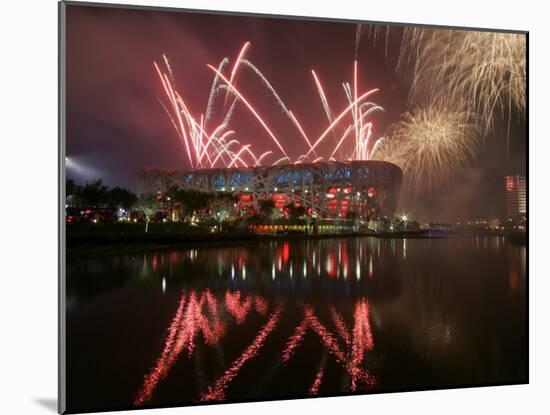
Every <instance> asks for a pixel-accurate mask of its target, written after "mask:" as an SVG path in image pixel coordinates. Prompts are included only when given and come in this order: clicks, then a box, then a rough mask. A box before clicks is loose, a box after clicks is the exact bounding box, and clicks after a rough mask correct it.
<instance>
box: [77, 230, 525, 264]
mask: <svg viewBox="0 0 550 415" xmlns="http://www.w3.org/2000/svg"><path fill="white" fill-rule="evenodd" d="M180 228H181V227H169V226H164V227H162V228H161V227H158V229H157V228H152V229H151V230H150V231H149V232H148V233H145V232H143V229H142V228H138V227H135V226H133V227H132V226H130V227H119V226H116V227H87V228H82V227H69V228H68V229H67V236H66V242H67V244H66V246H67V259H68V260H73V259H78V258H82V257H95V256H103V255H113V254H126V253H136V252H145V251H152V250H163V249H173V248H176V247H181V248H193V247H199V246H215V245H227V244H230V245H231V244H243V243H257V242H261V241H290V240H319V239H334V238H356V237H375V238H383V239H404V238H406V239H446V238H457V237H472V236H505V237H507V238H510V240H511V242H512V243H515V244H520V245H525V244H526V243H527V237H526V234H525V233H522V234H512V233H503V232H499V233H496V232H484V233H476V234H473V233H443V232H427V231H416V232H387V233H371V232H345V233H338V232H336V233H317V234H305V233H301V232H289V233H284V234H255V233H250V232H242V231H231V232H207V231H205V230H204V229H201V228H197V227H189V226H187V227H186V228H185V229H183V228H181V229H180ZM115 230H116V231H115Z"/></svg>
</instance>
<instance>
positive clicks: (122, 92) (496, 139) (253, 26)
mask: <svg viewBox="0 0 550 415" xmlns="http://www.w3.org/2000/svg"><path fill="white" fill-rule="evenodd" d="M364 31H365V32H367V31H368V27H365V29H364ZM400 31H401V29H400V28H398V27H395V28H392V29H391V32H390V37H389V41H388V43H387V45H386V42H385V40H383V39H381V38H379V39H378V41H377V42H375V41H374V38H373V37H372V36H370V37H369V36H367V34H365V35H363V37H362V40H361V42H360V45H359V49H358V54H357V59H358V64H359V89H360V91H367V90H369V89H372V88H380V91H379V92H378V93H376V94H375V95H373V96H372V101H374V102H375V103H377V104H379V105H381V106H383V107H384V108H385V112H384V113H379V114H376V115H375V116H374V117H373V118H372V120H373V122H374V127H375V128H374V132H375V135H376V136H379V135H383V133H384V131H385V130H386V128H387V127H388V126H389V125H390V124H392V123H393V122H396V121H397V120H398V119H399V115H400V114H401V113H402V112H404V111H405V110H406V108H407V95H408V91H409V86H410V76H407V74H406V73H401V74H396V71H395V66H396V60H397V54H398V50H399V34H400ZM355 33H356V25H355V24H350V23H334V22H311V21H298V20H283V19H274V18H258V17H235V16H222V15H208V14H195V13H178V12H167V11H165V12H162V11H149V10H130V9H118V8H100V7H88V6H68V7H67V155H68V156H69V157H70V158H71V160H73V161H74V162H75V163H76V165H77V166H78V168H77V169H75V168H70V169H69V170H68V172H67V175H68V177H69V178H73V179H75V180H76V181H77V182H78V183H84V182H86V181H91V180H95V179H98V178H101V179H103V181H104V182H105V183H106V184H107V185H110V186H115V185H120V186H123V187H127V188H129V189H131V190H134V191H135V190H136V187H137V186H136V185H137V180H136V172H137V171H138V170H139V169H140V168H142V167H145V166H157V167H169V168H180V169H185V168H189V164H188V160H187V156H186V153H185V151H184V149H183V147H182V144H181V143H180V141H179V139H178V136H177V134H176V131H175V130H174V128H173V126H172V124H171V123H170V121H169V119H168V117H167V115H166V113H165V112H164V110H163V108H162V106H161V105H160V103H159V98H164V97H163V90H162V85H161V83H160V81H159V79H158V77H157V74H156V71H155V69H154V66H153V61H155V60H156V61H157V62H160V61H161V60H162V54H163V53H164V54H166V56H167V57H168V59H169V62H170V66H171V68H172V70H173V73H174V75H175V79H176V87H177V90H178V91H179V92H180V94H181V95H182V97H183V99H184V100H185V102H186V103H187V104H188V106H189V109H190V111H191V113H192V114H194V115H195V117H196V118H200V114H201V113H204V112H205V109H206V104H207V100H208V95H209V92H210V86H211V83H212V80H213V78H214V73H213V72H212V71H211V70H210V69H208V68H207V67H206V65H207V64H211V65H213V66H216V67H217V66H218V63H219V62H220V61H221V60H222V59H223V58H224V57H226V56H227V57H228V58H229V59H230V61H231V63H233V62H234V60H235V59H236V56H237V54H238V53H239V50H240V49H241V47H242V46H243V44H244V43H245V42H246V41H251V43H252V45H251V47H250V49H249V50H248V53H247V59H249V60H250V61H252V62H253V63H254V64H255V65H256V66H257V67H258V68H259V69H260V70H261V71H262V72H263V73H264V75H265V76H266V77H267V78H268V79H269V80H270V82H271V84H272V85H273V86H274V87H275V89H276V90H277V92H278V93H279V95H280V96H281V97H282V99H283V100H284V101H285V103H286V105H287V107H288V108H289V109H290V110H292V111H293V112H294V113H295V114H296V115H297V117H298V119H299V120H300V123H301V124H302V126H303V127H304V129H305V130H306V132H307V134H308V135H309V136H310V137H318V136H319V135H320V134H321V133H322V132H323V130H324V129H325V128H326V127H327V125H328V124H327V120H326V117H325V115H324V112H323V108H322V105H321V102H320V100H319V96H318V93H317V90H316V88H315V84H314V82H313V78H312V76H311V72H310V71H311V69H315V71H316V72H317V74H318V75H319V77H320V78H321V81H322V82H323V87H324V89H325V93H326V95H327V97H328V99H329V102H330V105H331V107H332V109H333V111H334V112H335V113H339V112H340V111H341V110H342V109H344V108H345V106H346V105H347V104H346V99H345V95H344V91H343V88H342V82H344V81H347V82H350V83H351V82H352V81H353V61H354V58H355V52H356V45H355ZM237 82H238V84H237V85H238V87H239V89H240V90H241V92H243V93H244V94H245V96H246V97H247V98H248V99H250V101H251V102H253V103H254V105H255V107H256V109H257V110H258V111H259V112H260V113H261V114H262V116H263V117H264V119H266V121H267V123H268V125H269V126H270V128H271V129H272V130H273V131H274V132H275V134H276V135H277V136H278V137H279V138H280V140H281V141H282V142H283V146H284V147H285V149H286V151H287V152H288V153H289V154H290V155H291V156H292V157H294V158H296V157H297V156H298V155H300V154H303V153H305V152H306V151H305V149H306V146H305V143H304V141H303V139H302V138H301V136H300V135H299V133H298V132H297V130H296V128H295V127H294V126H293V124H292V123H291V122H290V121H289V119H288V118H287V117H286V116H285V115H284V114H283V113H282V112H281V110H280V108H279V107H278V106H277V104H276V102H275V100H274V99H273V98H272V97H271V96H270V95H269V93H268V92H267V90H266V89H265V87H264V86H263V85H262V84H261V83H260V81H259V80H258V79H257V78H255V77H254V76H253V75H252V74H251V73H250V72H248V71H246V70H242V71H241V72H240V75H239V78H238V80H237ZM222 101H223V100H222ZM214 120H215V121H218V122H219V121H221V120H220V119H219V118H217V119H216V118H214ZM213 125H214V124H213ZM506 125H507V121H505V120H503V119H498V118H497V123H496V128H495V131H494V133H493V134H491V136H489V137H486V138H485V140H484V141H483V144H482V147H481V149H480V152H479V154H478V156H477V157H476V159H475V160H473V161H472V162H471V164H470V166H466V167H465V168H464V169H463V171H460V172H457V175H456V180H455V181H454V182H453V184H452V185H450V186H447V187H445V188H442V189H440V190H438V191H437V192H433V193H431V194H430V195H422V197H419V195H412V194H406V193H404V194H403V195H402V202H401V206H400V208H399V209H400V210H403V211H405V212H409V213H411V215H412V216H413V217H415V218H418V219H420V220H427V219H430V220H435V219H437V220H439V219H441V220H445V219H454V218H458V217H473V216H502V215H503V214H504V176H505V175H506V174H525V171H526V147H527V138H526V132H525V130H526V127H525V120H524V117H523V116H522V115H521V114H513V121H512V133H511V138H510V147H509V156H508V157H507V156H506V138H505V136H506ZM231 129H232V130H235V131H236V132H237V133H238V136H237V138H238V139H239V140H240V141H241V142H242V143H251V144H252V145H253V148H254V150H255V152H256V153H257V154H261V153H262V152H264V151H266V150H270V149H274V147H275V145H274V143H273V142H272V141H271V139H270V138H269V137H268V135H267V134H266V133H265V131H264V130H263V129H262V128H261V127H260V126H259V124H258V122H257V121H256V119H254V118H253V117H252V116H251V114H250V113H249V112H248V111H247V110H246V109H245V108H244V106H241V107H238V109H237V110H236V113H235V116H234V118H233V122H232V123H231ZM352 141H353V140H349V143H350V144H351V142H352ZM329 142H332V140H331V141H329ZM328 148H329V147H328V146H327V147H324V149H325V150H328ZM349 148H350V147H348V149H349ZM344 150H345V149H344ZM321 153H322V151H321ZM277 158H279V157H277ZM277 158H275V159H277ZM275 159H272V160H271V161H274V160H275Z"/></svg>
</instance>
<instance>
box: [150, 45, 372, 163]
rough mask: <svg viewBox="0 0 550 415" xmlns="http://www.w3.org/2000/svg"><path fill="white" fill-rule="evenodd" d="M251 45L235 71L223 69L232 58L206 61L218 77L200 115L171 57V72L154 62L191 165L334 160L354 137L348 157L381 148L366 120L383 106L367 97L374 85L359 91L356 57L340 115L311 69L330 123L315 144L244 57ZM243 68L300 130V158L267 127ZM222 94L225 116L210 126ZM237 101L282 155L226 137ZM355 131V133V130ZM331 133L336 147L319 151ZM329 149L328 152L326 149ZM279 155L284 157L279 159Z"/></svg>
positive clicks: (362, 156)
mask: <svg viewBox="0 0 550 415" xmlns="http://www.w3.org/2000/svg"><path fill="white" fill-rule="evenodd" d="M250 46H251V43H250V42H246V43H245V44H244V45H243V47H242V48H241V50H240V52H239V54H238V56H237V59H236V61H235V62H234V63H233V64H232V66H231V70H230V71H229V73H228V74H227V75H225V74H224V71H226V69H228V67H229V64H230V61H229V59H228V58H223V59H222V60H221V62H220V63H219V64H218V67H217V68H215V67H214V66H212V65H207V67H208V68H209V69H210V70H212V71H213V72H214V79H213V82H212V86H211V89H210V94H209V96H208V101H207V105H206V110H205V113H201V114H199V115H198V116H195V115H193V114H192V112H191V110H190V107H189V106H188V105H187V103H186V102H185V100H184V99H183V97H182V94H181V92H179V91H178V90H176V87H175V77H174V74H173V72H172V68H171V67H170V64H169V61H168V58H167V57H166V56H165V55H163V56H162V58H163V62H164V65H165V67H166V71H163V70H161V68H160V67H159V65H158V64H157V63H156V62H154V66H155V69H156V71H157V73H158V76H159V78H160V80H161V83H162V87H163V90H164V92H165V95H166V98H167V100H168V102H167V103H165V102H163V101H162V100H161V105H162V107H163V109H164V111H165V112H166V113H167V114H168V117H169V119H170V122H171V123H172V125H173V127H174V129H175V130H176V132H177V134H178V136H179V138H180V141H181V143H182V145H183V147H184V149H185V153H186V155H187V158H188V160H189V163H190V165H191V167H192V168H212V167H216V166H217V165H218V164H222V165H223V166H224V167H227V168H230V167H247V166H258V165H260V163H262V162H264V161H266V160H267V158H268V157H270V158H271V157H272V158H273V159H275V161H274V162H272V163H271V164H272V165H277V164H281V163H294V164H299V163H304V162H316V161H320V160H323V159H326V160H334V156H335V154H336V153H337V152H338V154H339V155H340V156H341V155H342V149H343V148H344V147H347V148H348V150H349V145H348V146H344V142H345V141H346V139H347V138H348V137H351V136H354V137H355V144H354V147H353V148H352V150H351V152H349V153H348V156H347V157H345V158H347V159H356V160H368V159H369V158H370V157H372V155H373V153H374V150H376V148H377V147H378V145H379V142H380V139H378V140H374V139H373V137H372V135H373V132H372V122H367V118H369V117H370V116H371V115H372V114H373V113H374V112H376V111H382V110H383V108H382V107H380V106H378V105H376V104H374V103H372V102H365V99H366V98H367V97H368V96H370V95H371V94H374V93H375V92H376V91H378V89H371V90H370V91H367V92H363V93H360V92H359V86H358V65H357V61H355V62H354V65H353V88H352V87H351V85H350V84H349V83H344V92H345V96H346V99H347V101H348V105H347V106H346V108H345V109H344V110H343V111H342V112H340V113H339V114H338V113H333V111H332V109H331V107H330V105H329V102H328V98H327V96H326V94H325V92H324V90H323V87H322V85H321V82H320V80H319V77H318V76H317V74H316V73H315V71H314V70H312V71H311V72H312V75H313V78H314V82H315V86H316V88H317V91H318V93H319V97H320V99H321V106H322V108H323V109H324V112H325V115H326V117H327V120H328V122H329V126H328V127H327V128H326V129H325V130H324V132H323V134H321V136H320V137H318V138H317V139H316V140H315V142H314V143H313V144H312V140H310V138H309V136H308V134H307V133H306V131H305V129H304V128H303V127H302V125H301V124H300V122H299V121H298V117H297V116H296V115H295V113H293V112H292V111H290V110H289V109H288V107H287V106H286V104H285V103H284V101H283V99H282V98H281V96H280V95H279V94H278V93H277V91H276V89H275V88H274V87H273V85H272V84H271V82H270V81H269V80H268V79H267V78H266V77H265V75H264V74H263V73H262V72H261V71H260V69H258V68H257V67H256V66H255V65H254V64H253V63H252V62H250V60H248V59H246V58H245V54H246V52H247V51H248V49H249V48H250ZM240 68H243V69H248V70H249V71H250V73H251V74H252V75H254V77H255V78H256V79H258V80H259V81H260V82H261V84H262V85H263V86H264V87H265V88H266V89H267V91H269V93H270V95H271V96H272V97H273V98H274V99H275V102H276V104H277V105H278V107H279V108H280V109H281V111H282V113H283V114H284V115H286V117H287V118H288V120H289V121H290V122H291V125H292V126H293V127H294V128H296V132H297V133H298V134H299V135H300V136H301V137H302V138H303V141H304V143H305V144H306V148H305V149H304V153H302V154H300V155H298V156H297V157H296V158H293V157H291V156H290V155H289V154H287V151H286V150H285V146H284V145H283V143H282V142H281V141H280V140H279V138H278V137H277V135H276V134H275V132H274V131H273V130H272V129H271V128H270V127H269V126H268V122H269V120H267V119H265V118H264V117H262V116H261V115H260V113H259V111H258V110H257V109H256V108H255V107H254V105H253V104H252V102H251V100H250V99H249V98H247V97H245V95H244V93H243V92H242V89H241V87H237V86H236V80H237V75H238V72H239V69H240ZM241 71H242V70H241ZM241 83H242V82H241ZM220 94H223V96H224V100H223V101H224V102H223V107H222V106H221V105H220V106H219V107H218V108H222V112H221V114H218V116H217V117H216V118H218V119H222V122H221V123H220V124H217V125H215V126H213V128H210V124H211V123H212V122H213V120H214V115H216V111H215V108H216V101H217V98H218V96H219V95H220ZM228 102H231V104H230V105H229V106H227V105H226V104H227V103H228ZM237 103H241V104H242V105H243V107H244V108H246V109H247V110H248V111H249V113H250V114H252V116H253V117H254V118H255V119H256V120H257V121H258V122H259V123H260V125H261V126H262V127H263V129H264V131H265V132H266V133H267V135H268V136H269V137H270V138H271V140H272V141H273V143H274V144H275V146H276V147H275V148H274V150H276V151H277V152H278V153H279V154H276V153H274V151H272V150H268V151H265V152H264V153H262V154H261V155H260V156H259V157H258V156H257V155H256V153H255V152H254V151H253V149H252V147H253V146H252V145H251V144H250V143H248V144H246V143H241V142H240V141H239V140H237V139H236V138H233V137H232V138H231V139H230V140H229V141H227V140H226V138H228V137H229V136H230V135H231V136H232V135H235V134H236V132H235V131H234V130H230V129H229V128H230V124H231V119H232V117H233V114H234V113H235V110H236V108H237ZM336 128H338V129H342V131H344V134H343V135H342V137H341V138H340V139H339V140H337V138H336V131H335V129H336ZM352 131H354V132H355V134H354V135H353V134H351V132H352ZM329 134H331V135H332V136H333V137H334V139H335V140H334V147H333V149H332V150H330V149H329V150H328V151H329V152H330V155H329V156H328V157H327V156H322V155H319V154H318V152H319V151H320V147H321V146H322V147H323V148H325V150H324V151H326V147H327V144H329V143H325V139H326V137H327V136H328V135H329ZM326 154H329V153H328V152H327V153H326ZM277 157H279V158H278V159H277ZM340 158H341V157H340Z"/></svg>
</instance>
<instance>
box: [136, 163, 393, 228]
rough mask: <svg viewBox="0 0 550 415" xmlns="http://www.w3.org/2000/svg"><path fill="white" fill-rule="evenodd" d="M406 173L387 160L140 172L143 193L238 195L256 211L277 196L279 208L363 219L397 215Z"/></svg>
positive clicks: (243, 204) (241, 202)
mask: <svg viewBox="0 0 550 415" xmlns="http://www.w3.org/2000/svg"><path fill="white" fill-rule="evenodd" d="M402 179H403V173H402V171H401V169H400V168H399V167H397V166H396V165H394V164H392V163H388V162H385V161H377V160H370V161H348V162H337V161H334V162H328V163H313V164H294V165H279V166H271V167H267V166H261V167H248V168H215V169H204V170H193V171H181V170H169V169H160V168H143V169H141V170H140V171H139V172H138V184H139V190H140V192H142V193H149V192H155V193H156V192H166V191H167V190H168V189H170V188H171V187H174V186H175V187H178V188H180V189H185V190H195V191H199V192H226V193H231V194H234V195H236V196H237V198H238V204H239V208H241V209H249V210H250V211H251V213H253V212H254V211H256V212H257V211H258V208H259V202H260V201H262V200H269V199H271V200H273V202H274V203H275V207H276V208H284V207H285V206H287V205H288V204H290V203H292V202H293V203H294V204H295V206H303V207H305V208H306V210H307V212H308V213H309V214H310V215H312V216H318V217H323V218H338V217H340V218H346V217H350V214H351V213H353V214H354V215H355V216H356V217H360V218H377V217H383V216H393V214H394V213H395V209H396V207H397V202H398V200H399V193H400V190H401V182H402Z"/></svg>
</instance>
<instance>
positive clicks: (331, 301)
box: [67, 237, 527, 411]
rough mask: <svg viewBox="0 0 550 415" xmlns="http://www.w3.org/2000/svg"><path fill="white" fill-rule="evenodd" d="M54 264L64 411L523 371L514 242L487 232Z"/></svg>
mask: <svg viewBox="0 0 550 415" xmlns="http://www.w3.org/2000/svg"><path fill="white" fill-rule="evenodd" d="M67 274H68V285H67V290H68V311H67V337H68V340H67V385H68V386H67V393H68V408H69V409H70V410H72V411H76V410H100V409H119V408H127V407H149V406H170V405H188V404H194V403H199V402H201V401H219V400H223V401H246V400H262V399H274V398H295V397H307V396H312V395H318V396H328V395H340V394H349V393H369V392H378V391H396V390H414V389H423V388H444V387H452V386H473V385H488V384H495V383H520V382H526V380H527V348H526V346H527V323H526V321H527V315H526V286H527V283H526V248H525V247H524V246H519V245H515V244H512V243H509V242H508V241H507V240H506V239H505V238H503V237H467V238H453V239H431V240H430V239H409V240H404V239H377V238H347V239H325V240H315V241H313V240H311V241H288V242H284V241H273V242H262V243H257V242H256V243H242V244H239V245H218V246H210V247H200V248H194V249H174V250H165V251H158V252H147V253H140V254H131V255H119V256H115V255H113V256H103V257H99V258H92V259H86V260H78V261H71V262H69V263H68V265H67Z"/></svg>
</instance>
